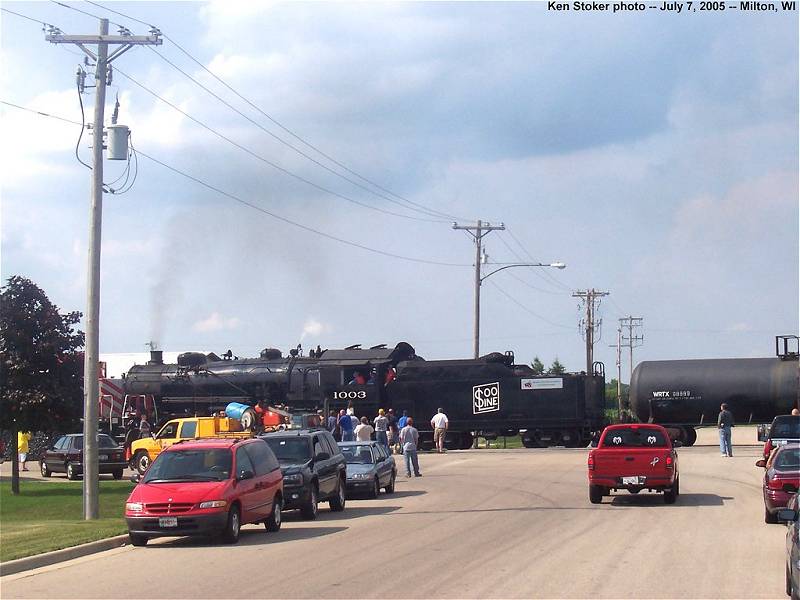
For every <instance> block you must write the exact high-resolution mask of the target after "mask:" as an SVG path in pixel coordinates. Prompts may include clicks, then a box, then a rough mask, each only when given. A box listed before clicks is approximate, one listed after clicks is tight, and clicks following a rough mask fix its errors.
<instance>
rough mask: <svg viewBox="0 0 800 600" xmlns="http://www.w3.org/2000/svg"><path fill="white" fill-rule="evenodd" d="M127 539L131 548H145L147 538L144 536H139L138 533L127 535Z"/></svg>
mask: <svg viewBox="0 0 800 600" xmlns="http://www.w3.org/2000/svg"><path fill="white" fill-rule="evenodd" d="M128 539H129V540H130V542H131V546H147V540H148V537H147V536H146V535H140V534H138V533H129V534H128Z"/></svg>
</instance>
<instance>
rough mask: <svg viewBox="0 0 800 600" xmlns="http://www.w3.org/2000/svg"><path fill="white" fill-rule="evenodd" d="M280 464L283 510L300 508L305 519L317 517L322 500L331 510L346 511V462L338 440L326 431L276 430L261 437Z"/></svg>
mask: <svg viewBox="0 0 800 600" xmlns="http://www.w3.org/2000/svg"><path fill="white" fill-rule="evenodd" d="M261 437H262V438H263V439H264V440H265V441H266V442H267V444H269V447H270V448H271V449H272V451H273V452H274V453H275V456H277V457H278V461H279V462H280V464H281V470H282V471H283V502H284V504H283V508H284V510H289V509H292V508H299V509H300V513H301V514H302V515H303V518H305V519H315V518H316V517H317V505H318V504H319V502H320V500H328V501H330V506H331V510H332V511H336V512H338V511H340V510H344V503H345V493H346V489H347V488H346V485H347V484H346V481H347V480H346V478H347V463H346V461H345V458H344V456H343V455H342V451H341V450H340V449H339V446H338V445H337V444H336V440H335V439H333V436H332V435H331V434H330V432H328V431H326V430H324V429H294V430H287V431H276V432H274V433H266V434H264V435H262V436H261Z"/></svg>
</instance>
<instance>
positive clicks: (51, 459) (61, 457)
mask: <svg viewBox="0 0 800 600" xmlns="http://www.w3.org/2000/svg"><path fill="white" fill-rule="evenodd" d="M97 450H98V464H99V473H105V474H107V473H111V474H112V475H113V476H114V479H121V478H122V471H123V470H124V469H125V467H127V466H128V464H127V463H126V462H125V450H124V449H123V448H122V446H120V445H119V444H117V442H116V441H115V440H114V438H112V437H111V436H110V435H106V434H104V433H101V434H98V436H97ZM39 468H40V470H41V472H42V477H50V475H52V474H53V473H66V474H67V479H77V478H78V476H79V475H81V474H82V473H83V434H82V433H71V434H69V435H63V436H61V437H60V438H58V439H57V440H56V443H55V444H53V445H52V446H50V447H49V448H48V449H47V450H45V451H44V453H43V454H42V457H41V459H39Z"/></svg>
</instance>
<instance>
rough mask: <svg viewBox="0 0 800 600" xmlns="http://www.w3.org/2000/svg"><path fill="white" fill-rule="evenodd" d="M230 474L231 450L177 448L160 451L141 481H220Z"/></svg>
mask: <svg viewBox="0 0 800 600" xmlns="http://www.w3.org/2000/svg"><path fill="white" fill-rule="evenodd" d="M230 474H231V451H230V450H228V449H226V448H208V449H205V448H204V449H193V450H179V451H175V452H162V453H161V454H160V455H159V457H158V458H157V459H156V460H155V461H153V464H152V466H151V467H150V469H149V470H148V471H147V474H146V475H145V477H144V480H143V481H144V483H157V482H160V481H222V480H223V479H228V477H230Z"/></svg>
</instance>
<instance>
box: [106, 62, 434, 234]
mask: <svg viewBox="0 0 800 600" xmlns="http://www.w3.org/2000/svg"><path fill="white" fill-rule="evenodd" d="M116 72H117V73H119V74H120V75H122V76H123V77H125V78H126V79H128V80H129V81H131V82H132V83H134V84H135V85H137V86H139V87H140V88H141V89H143V90H144V91H146V92H147V93H148V94H150V95H152V96H153V97H155V98H157V99H158V100H160V101H161V102H163V103H164V104H166V105H167V106H169V107H171V108H172V109H174V110H175V111H177V112H179V113H181V114H182V115H183V116H184V117H186V118H187V119H190V120H191V121H193V122H195V123H197V124H198V125H200V126H201V127H202V128H204V129H206V130H207V131H210V132H211V133H213V134H214V135H216V136H217V137H219V138H220V139H222V140H225V141H226V142H228V143H229V144H231V145H232V146H234V147H236V148H238V149H239V150H242V151H243V152H246V153H247V154H249V155H250V156H252V157H253V158H255V159H257V160H259V161H261V162H263V163H264V164H266V165H269V166H270V167H272V168H273V169H276V170H278V171H280V172H281V173H283V174H285V175H288V176H289V177H292V178H293V179H296V180H298V181H301V182H303V183H305V184H306V185H309V186H311V187H313V188H314V189H316V190H319V191H320V192H324V193H326V194H330V195H332V196H335V197H337V198H341V199H342V200H346V201H347V202H351V203H353V204H356V205H358V206H361V207H362V208H367V209H369V210H374V211H376V212H379V213H383V214H387V215H391V216H393V217H399V218H401V219H410V220H414V221H428V222H430V221H432V220H431V219H422V218H420V217H414V216H410V215H403V214H400V213H396V212H394V211H391V210H386V209H384V208H379V207H377V206H372V205H370V204H366V203H364V202H361V201H359V200H356V199H354V198H351V197H349V196H345V195H344V194H340V193H339V192H336V191H334V190H331V189H329V188H326V187H325V186H322V185H320V184H318V183H315V182H313V181H311V180H310V179H307V178H305V177H303V176H302V175H298V174H297V173H294V172H292V171H290V170H289V169H287V168H285V167H282V166H280V165H279V164H277V163H274V162H272V161H271V160H269V159H268V158H265V157H263V156H261V155H260V154H258V153H256V152H254V151H253V150H250V149H249V148H247V147H246V146H243V145H242V144H240V143H238V142H236V141H234V140H232V139H231V138H229V137H228V136H226V135H225V134H223V133H220V132H219V131H217V130H216V129H214V128H213V127H211V126H210V125H208V124H206V123H204V122H203V121H201V120H200V119H198V118H196V117H193V116H192V115H190V114H189V113H187V112H186V111H185V110H183V109H181V108H179V107H178V106H176V105H175V104H173V103H172V102H170V101H169V100H167V99H166V98H164V97H162V96H159V95H158V94H157V93H156V92H154V91H153V90H151V89H150V88H148V87H147V86H145V85H144V84H142V83H139V81H137V80H136V79H134V78H133V77H131V76H130V75H128V74H127V73H125V72H124V71H122V70H121V69H119V68H118V69H116Z"/></svg>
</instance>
